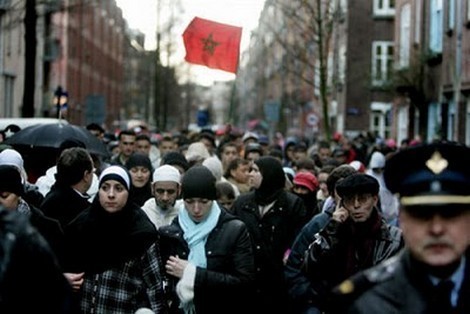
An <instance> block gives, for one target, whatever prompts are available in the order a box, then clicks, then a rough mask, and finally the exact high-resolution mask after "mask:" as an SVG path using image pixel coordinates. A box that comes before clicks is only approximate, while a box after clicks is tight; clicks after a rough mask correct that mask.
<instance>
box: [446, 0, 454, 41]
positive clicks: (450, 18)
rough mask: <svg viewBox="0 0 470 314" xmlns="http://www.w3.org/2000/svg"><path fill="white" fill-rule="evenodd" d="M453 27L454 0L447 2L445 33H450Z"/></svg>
mask: <svg viewBox="0 0 470 314" xmlns="http://www.w3.org/2000/svg"><path fill="white" fill-rule="evenodd" d="M454 28H455V0H449V2H448V3H447V33H448V34H452V32H453V31H454Z"/></svg>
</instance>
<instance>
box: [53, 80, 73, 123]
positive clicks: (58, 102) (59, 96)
mask: <svg viewBox="0 0 470 314" xmlns="http://www.w3.org/2000/svg"><path fill="white" fill-rule="evenodd" d="M68 96H69V94H68V93H67V92H66V91H64V90H63V89H62V86H60V85H59V86H57V89H56V90H55V92H54V104H55V106H56V110H57V119H60V118H62V109H63V108H67V101H68Z"/></svg>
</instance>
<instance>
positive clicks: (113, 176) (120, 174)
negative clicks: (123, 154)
mask: <svg viewBox="0 0 470 314" xmlns="http://www.w3.org/2000/svg"><path fill="white" fill-rule="evenodd" d="M108 180H116V181H118V182H120V183H121V184H122V185H124V187H125V188H126V189H127V190H129V189H130V188H131V176H130V175H129V173H128V172H127V170H126V169H125V168H123V167H121V166H117V165H115V166H109V167H108V168H106V169H104V170H103V172H102V173H101V175H100V180H99V186H100V187H101V185H102V184H103V183H104V182H106V181H108Z"/></svg>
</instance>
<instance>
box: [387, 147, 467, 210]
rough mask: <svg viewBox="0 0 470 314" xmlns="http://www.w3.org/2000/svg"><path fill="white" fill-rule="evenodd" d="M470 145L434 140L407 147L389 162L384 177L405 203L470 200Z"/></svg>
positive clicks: (442, 203) (410, 204)
mask: <svg viewBox="0 0 470 314" xmlns="http://www.w3.org/2000/svg"><path fill="white" fill-rule="evenodd" d="M468 160H470V148H469V147H467V146H464V145H461V144H457V143H444V142H443V143H433V144H424V145H419V146H414V147H410V148H406V149H404V150H402V151H399V152H398V153H396V154H395V155H393V156H392V157H391V158H390V159H389V160H388V161H387V163H386V165H385V170H384V180H385V184H386V186H387V187H388V189H389V190H390V191H391V192H392V193H397V194H399V196H400V202H401V204H402V205H404V206H423V205H424V206H426V205H446V204H456V205H459V204H469V203H470V167H469V166H468V164H467V162H468Z"/></svg>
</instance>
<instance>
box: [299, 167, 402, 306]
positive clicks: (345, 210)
mask: <svg viewBox="0 0 470 314" xmlns="http://www.w3.org/2000/svg"><path fill="white" fill-rule="evenodd" d="M336 193H337V194H338V196H339V197H340V202H339V204H337V206H336V209H335V211H334V212H333V215H332V218H331V220H330V221H329V222H328V223H327V225H326V226H325V227H324V228H323V229H322V230H321V231H320V232H318V233H317V234H316V235H315V240H314V241H313V242H312V243H311V244H310V246H309V249H308V250H307V251H306V253H305V259H304V263H303V270H304V272H305V273H306V275H307V276H308V278H309V279H310V282H311V287H312V289H314V290H315V293H314V295H315V298H314V299H313V300H312V301H313V302H314V305H315V306H316V307H317V308H318V309H319V310H320V311H323V312H327V313H331V312H332V311H333V310H334V309H333V308H332V307H336V306H338V305H337V304H332V303H329V302H328V301H329V300H330V296H331V295H330V291H331V289H332V288H333V287H334V286H336V285H337V284H338V283H340V282H341V281H343V280H344V279H346V278H348V277H350V276H352V275H353V274H355V273H357V272H358V271H360V270H364V269H367V268H369V267H371V266H373V265H376V264H378V263H380V262H382V261H383V260H385V259H387V258H389V257H391V256H393V255H395V254H396V253H397V252H398V251H399V250H400V249H401V248H402V247H403V240H402V237H401V231H400V230H399V229H398V228H396V227H394V226H390V225H388V224H387V223H386V222H385V220H384V219H383V218H382V216H381V215H380V212H379V210H378V208H377V202H378V200H379V182H378V181H377V180H376V179H375V178H374V177H372V176H370V175H366V174H362V173H356V174H353V175H350V176H348V177H346V178H344V179H343V180H340V181H339V182H338V183H337V184H336ZM335 310H336V308H335ZM312 313H314V312H312Z"/></svg>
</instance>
